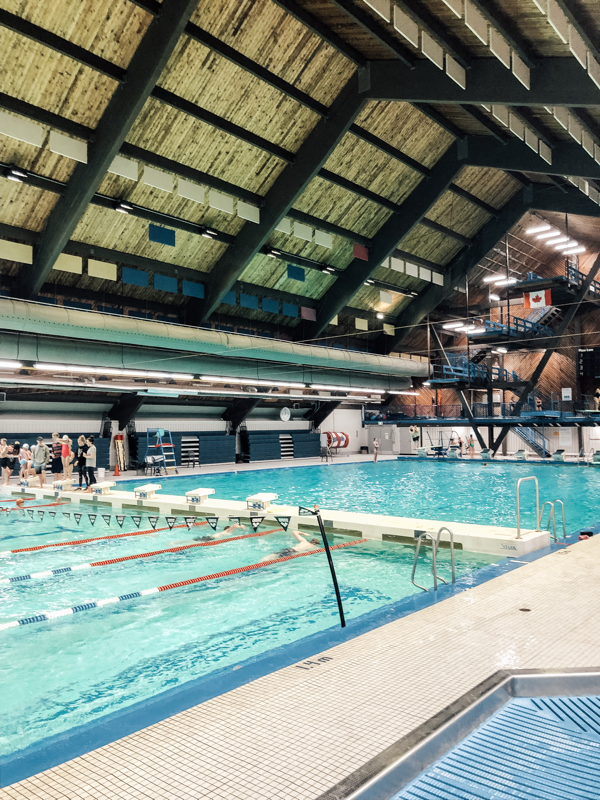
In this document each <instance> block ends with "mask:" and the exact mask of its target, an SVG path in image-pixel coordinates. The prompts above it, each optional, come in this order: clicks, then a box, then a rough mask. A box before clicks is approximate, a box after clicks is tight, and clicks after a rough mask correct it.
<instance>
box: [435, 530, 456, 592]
mask: <svg viewBox="0 0 600 800" xmlns="http://www.w3.org/2000/svg"><path fill="white" fill-rule="evenodd" d="M442 531H448V533H449V534H450V563H451V565H452V583H455V582H456V575H455V571H454V533H453V532H452V531H451V530H450V528H449V527H448V526H447V525H442V527H441V528H440V529H439V531H438V532H437V540H436V545H435V546H436V550H437V548H438V547H439V546H440V536H441V533H442ZM440 580H442V581H444V579H443V578H442V577H441V576H440ZM444 583H448V581H444Z"/></svg>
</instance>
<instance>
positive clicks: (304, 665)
mask: <svg viewBox="0 0 600 800" xmlns="http://www.w3.org/2000/svg"><path fill="white" fill-rule="evenodd" d="M324 661H333V658H331V656H321V658H318V659H317V660H316V661H303V662H302V664H294V666H295V667H298V669H312V668H313V667H319V666H321V665H322V664H323V662H324Z"/></svg>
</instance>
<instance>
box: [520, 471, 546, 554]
mask: <svg viewBox="0 0 600 800" xmlns="http://www.w3.org/2000/svg"><path fill="white" fill-rule="evenodd" d="M525 481H535V526H536V527H535V530H536V533H539V530H540V485H539V483H538V479H537V478H536V477H535V476H533V475H530V476H529V477H527V478H519V480H518V481H517V539H522V538H523V537H522V536H521V499H520V489H521V484H522V483H524V482H525Z"/></svg>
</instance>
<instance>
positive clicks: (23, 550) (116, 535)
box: [0, 520, 207, 556]
mask: <svg viewBox="0 0 600 800" xmlns="http://www.w3.org/2000/svg"><path fill="white" fill-rule="evenodd" d="M206 524H207V522H206V521H205V520H202V522H193V523H192V526H197V525H206ZM186 527H187V524H186V525H173V527H172V528H169V527H165V528H152V529H151V530H149V531H131V532H130V533H113V534H110V535H109V536H94V537H93V538H91V539H74V540H73V541H72V542H54V544H38V545H37V546H36V547H21V548H19V549H18V550H2V551H0V556H8V555H11V554H13V553H34V552H36V551H37V550H47V549H48V548H49V547H71V546H72V545H76V544H89V543H90V542H101V541H104V540H108V539H126V538H127V537H129V536H147V535H149V534H151V533H159V532H160V531H171V530H175V528H186Z"/></svg>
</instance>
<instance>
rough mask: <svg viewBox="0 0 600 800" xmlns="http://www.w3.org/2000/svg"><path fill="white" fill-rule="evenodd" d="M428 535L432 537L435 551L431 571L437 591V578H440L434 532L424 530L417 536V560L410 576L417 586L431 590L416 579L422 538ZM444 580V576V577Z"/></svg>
mask: <svg viewBox="0 0 600 800" xmlns="http://www.w3.org/2000/svg"><path fill="white" fill-rule="evenodd" d="M427 537H429V538H430V539H431V549H432V551H433V553H432V556H433V562H432V565H431V572H432V573H433V591H434V592H437V579H438V575H437V570H436V551H437V545H436V542H435V539H434V538H433V534H431V533H427V532H423V533H421V534H419V536H418V538H417V549H416V551H415V560H414V562H413V568H412V574H411V576H410V579H411V581H412V582H413V584H414V585H415V586H417V587H418V588H419V589H423V591H424V592H428V591H429V589H427V588H426V587H425V586H421V584H420V583H417V582H416V580H415V572H416V571H417V561H418V560H419V549H420V547H421V540H422V539H425V538H427ZM442 580H443V578H442ZM444 583H446V581H444Z"/></svg>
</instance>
